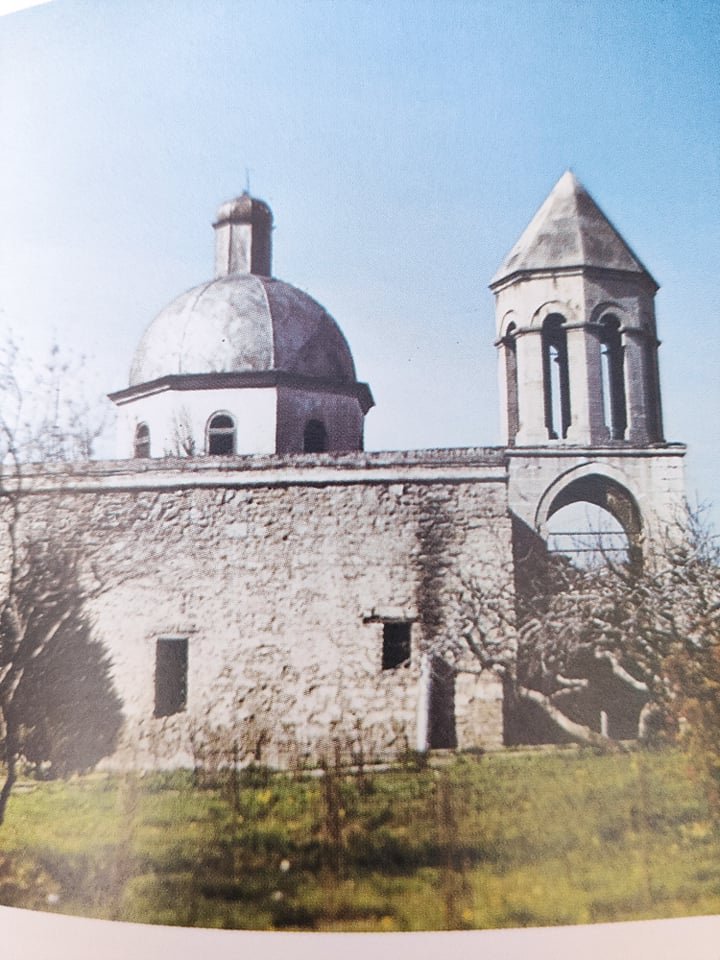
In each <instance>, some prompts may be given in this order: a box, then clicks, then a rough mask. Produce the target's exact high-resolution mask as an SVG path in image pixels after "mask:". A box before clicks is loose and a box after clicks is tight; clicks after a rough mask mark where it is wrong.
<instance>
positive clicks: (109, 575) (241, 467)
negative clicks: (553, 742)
mask: <svg viewBox="0 0 720 960" xmlns="http://www.w3.org/2000/svg"><path fill="white" fill-rule="evenodd" d="M214 229H215V277H214V279H212V280H210V281H209V282H207V283H204V284H202V285H200V286H198V287H194V288H193V289H191V290H189V291H187V292H185V293H183V294H181V295H180V296H179V297H177V298H176V299H175V300H173V302H172V303H170V305H169V306H167V307H166V308H165V309H164V310H162V311H161V312H160V314H159V315H158V316H157V317H156V318H155V319H154V320H153V321H152V323H151V324H150V326H149V327H148V328H147V330H146V332H145V334H144V336H143V337H142V339H141V341H140V343H139V344H138V347H137V350H136V352H135V356H134V358H133V361H132V365H131V368H130V378H129V384H128V386H127V387H124V388H123V389H120V390H118V391H117V392H115V393H113V394H111V399H112V400H113V402H114V403H115V404H116V406H117V408H118V459H117V460H115V461H111V462H102V463H92V464H88V465H87V466H85V467H82V468H76V469H74V470H73V472H72V476H71V477H70V478H68V476H64V475H62V474H59V473H58V474H51V473H47V474H45V475H42V476H40V475H39V476H38V477H37V478H36V480H35V483H34V486H33V489H32V496H34V497H37V498H51V499H52V502H53V504H54V506H53V510H54V511H55V512H56V515H57V516H60V517H62V516H65V515H67V516H68V517H70V515H72V520H68V523H72V524H73V525H74V526H75V528H76V529H80V530H81V531H82V534H81V535H82V537H84V538H85V541H86V542H87V544H88V547H89V551H90V553H91V554H92V557H93V565H94V566H93V569H94V570H95V571H96V572H97V574H96V575H97V576H99V577H100V578H101V579H103V581H104V589H103V590H102V591H100V592H98V594H97V597H96V598H94V599H93V600H92V601H91V613H92V618H93V622H94V624H95V626H96V632H97V635H98V637H99V639H101V640H102V641H103V643H104V644H105V645H106V647H107V649H108V650H109V652H110V654H111V657H112V662H113V674H114V679H115V683H116V685H117V689H118V692H119V695H120V697H121V699H122V702H123V710H124V715H125V728H124V732H123V737H122V744H121V746H120V747H119V750H118V754H117V757H116V760H117V762H119V763H120V762H121V763H126V764H135V765H138V766H152V765H156V766H172V765H177V764H188V763H191V762H193V757H194V756H195V753H196V751H198V750H199V749H201V747H202V745H204V747H205V748H207V747H208V745H209V744H211V743H212V742H221V741H223V739H224V741H225V742H233V743H240V744H241V752H242V753H243V755H244V756H247V757H251V756H254V757H255V758H256V759H261V760H262V761H263V762H268V763H272V764H278V765H281V766H288V765H291V764H293V763H294V762H296V761H301V760H308V759H309V760H312V759H315V760H316V759H317V758H318V756H320V755H321V754H322V752H323V751H324V750H327V748H328V744H330V743H331V742H332V741H333V740H342V741H343V742H346V743H348V744H352V743H354V744H355V745H356V748H357V744H358V743H361V745H362V749H363V751H364V753H365V755H366V756H374V757H387V756H392V755H397V754H398V753H400V752H402V751H403V750H407V749H415V750H425V749H427V748H452V747H458V748H461V749H468V748H477V749H494V748H499V747H501V746H502V745H503V744H504V743H506V742H507V741H508V718H507V715H506V714H507V711H506V709H505V706H504V697H503V683H502V679H501V678H500V677H498V676H496V675H494V674H493V673H492V671H488V670H483V669H480V665H479V663H478V661H477V659H474V658H473V657H472V656H471V655H470V654H469V652H468V655H467V656H464V655H460V654H458V653H457V651H458V650H459V649H460V648H461V646H462V643H461V642H460V641H461V638H460V637H459V636H458V631H461V629H462V628H461V619H462V617H461V614H460V612H459V609H458V604H459V598H460V597H461V596H462V592H463V590H464V589H466V588H467V584H468V583H471V582H472V583H477V584H480V585H481V587H482V593H483V594H484V595H486V596H493V597H496V598H505V600H503V601H502V602H508V603H512V589H513V577H514V574H515V563H516V556H517V552H518V549H519V544H520V542H521V541H523V540H524V539H526V538H528V537H530V538H539V539H540V540H541V541H542V542H544V543H546V544H547V545H548V546H549V547H550V549H560V550H563V549H564V548H565V547H567V545H568V544H567V542H564V541H563V539H562V538H563V536H567V534H563V532H562V530H560V531H558V527H557V522H558V519H559V518H562V516H563V513H566V512H567V511H568V510H572V509H575V510H577V505H578V504H581V505H582V504H584V505H590V507H591V508H592V509H593V510H594V511H596V512H598V513H599V514H600V515H602V516H604V517H606V518H607V519H608V522H609V523H610V525H611V529H612V530H614V531H615V533H613V534H612V536H613V537H615V540H614V543H616V544H617V543H619V544H620V546H619V547H614V549H620V550H628V551H633V550H634V551H642V550H643V549H644V548H645V546H646V544H647V543H648V542H651V541H652V539H653V538H654V537H656V536H661V535H662V533H663V531H664V529H665V528H667V527H668V526H669V525H670V524H672V523H673V522H675V521H676V520H677V519H678V518H679V517H680V515H681V512H682V508H683V504H684V482H683V456H684V452H685V449H684V447H683V446H682V445H679V444H670V443H667V442H666V441H665V440H664V437H663V428H662V415H661V403H660V381H659V375H658V346H659V341H658V338H657V331H656V324H655V312H654V297H655V293H656V291H657V289H658V285H657V283H656V282H655V281H654V280H653V278H652V276H651V275H650V273H649V272H648V270H647V269H646V268H645V267H644V266H643V264H642V263H641V262H640V260H639V259H638V258H637V256H636V255H635V254H634V253H633V251H632V250H631V249H630V248H629V247H628V245H627V244H626V243H625V242H624V240H623V239H622V237H620V235H619V234H618V232H617V231H616V230H615V228H614V227H613V226H612V224H611V223H610V222H609V221H608V219H607V218H606V217H605V215H604V214H603V213H602V212H601V210H600V209H599V208H598V206H597V205H596V204H595V202H594V201H593V199H592V198H591V197H590V196H589V194H588V193H587V191H586V190H585V189H584V188H583V186H582V185H581V184H580V183H579V182H578V181H577V180H576V178H575V177H574V175H573V174H572V173H570V172H567V173H565V174H564V175H563V176H562V177H561V179H560V180H559V181H558V183H557V184H556V186H555V188H554V189H553V190H552V192H551V193H550V195H549V196H548V198H547V199H546V201H545V202H544V204H543V205H542V206H541V208H540V209H539V211H538V212H537V213H536V215H535V216H534V218H533V219H532V221H531V222H530V224H529V226H528V227H527V229H526V230H525V232H524V233H523V234H522V236H521V237H520V239H519V240H518V242H517V243H516V244H515V246H514V247H513V249H512V250H511V251H510V252H509V254H508V255H507V256H506V257H505V259H504V260H503V262H502V264H501V266H500V268H499V269H498V271H497V273H496V274H495V276H494V277H493V279H492V282H491V284H490V288H491V290H492V292H493V294H494V296H495V303H496V324H497V325H496V331H495V345H496V348H497V351H498V358H499V380H500V390H501V400H502V403H501V407H502V412H503V446H500V447H493V448H463V449H434V450H404V451H393V452H365V451H364V444H363V421H364V417H365V415H366V414H367V412H368V410H369V409H370V408H371V407H372V406H373V402H374V401H373V397H372V393H371V391H370V388H369V386H368V385H367V384H366V383H363V382H361V381H359V380H358V379H357V376H356V371H355V365H354V363H353V358H352V354H351V351H350V348H349V346H348V343H347V342H346V340H345V338H344V336H343V334H342V332H341V330H340V327H339V326H338V325H337V323H336V322H335V320H334V319H333V318H332V317H331V316H330V315H329V314H328V313H327V311H326V310H325V309H324V308H323V307H322V306H320V304H318V303H317V302H316V301H315V300H313V299H312V298H311V297H310V296H308V295H307V294H305V293H303V292H302V291H300V290H298V289H296V288H295V287H293V286H290V285H289V284H287V283H284V282H282V281H281V280H278V279H276V278H274V277H273V276H272V250H271V247H272V243H271V241H272V214H271V211H270V209H269V208H268V206H267V205H266V204H265V203H263V202H262V201H259V200H257V199H254V198H252V197H250V196H248V195H247V194H243V195H242V196H241V197H239V198H238V199H236V200H232V201H230V202H229V203H226V204H224V205H223V206H221V207H220V210H219V211H218V214H217V217H216V220H215V223H214ZM489 339H490V331H488V341H489ZM48 502H49V500H48ZM604 722H605V723H607V718H605V721H604ZM612 723H613V719H612V717H611V718H610V725H611V729H610V734H611V735H613V731H612ZM597 724H598V725H599V724H600V718H599V717H598V718H597ZM598 729H599V726H598Z"/></svg>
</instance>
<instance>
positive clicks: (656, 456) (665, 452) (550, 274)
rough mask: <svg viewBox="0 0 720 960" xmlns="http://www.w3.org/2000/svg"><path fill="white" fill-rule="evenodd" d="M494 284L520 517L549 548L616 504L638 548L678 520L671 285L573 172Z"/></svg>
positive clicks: (681, 501) (616, 514)
mask: <svg viewBox="0 0 720 960" xmlns="http://www.w3.org/2000/svg"><path fill="white" fill-rule="evenodd" d="M490 288H491V290H492V291H493V293H494V295H495V305H496V324H497V325H496V345H497V347H498V353H499V374H500V390H501V404H500V406H501V409H502V411H503V433H504V437H503V439H504V443H505V444H506V447H507V457H508V478H509V493H508V496H509V501H510V508H511V510H512V512H513V514H514V516H515V517H516V518H517V519H518V520H520V521H521V522H522V524H523V525H524V527H525V528H527V529H528V530H530V531H532V532H533V534H534V535H540V536H541V537H542V538H543V539H544V540H545V541H547V542H548V544H549V545H550V549H552V541H553V536H555V537H556V538H557V536H558V534H555V532H554V527H555V526H557V524H558V523H559V522H560V521H561V520H564V519H565V517H567V516H568V514H567V511H565V512H564V514H561V513H560V512H561V511H564V508H566V507H573V505H578V504H579V505H580V506H581V507H582V505H583V504H584V505H585V507H587V506H588V504H589V505H591V507H592V509H593V510H597V509H598V508H599V509H600V510H601V511H604V512H605V513H607V514H610V515H611V518H612V520H613V522H616V523H617V524H619V525H620V527H621V528H622V530H623V531H624V534H625V536H626V538H627V542H628V544H629V548H631V549H632V548H636V549H641V548H642V546H643V544H644V543H645V542H647V538H648V537H652V536H655V535H656V534H657V535H658V536H660V535H665V534H666V533H667V531H668V530H669V529H670V528H671V527H674V528H675V529H679V524H681V523H682V522H683V519H684V509H685V506H684V505H685V486H684V471H683V460H682V458H683V456H684V453H685V447H684V446H683V445H682V444H674V443H666V442H665V440H664V438H663V427H662V414H661V406H660V383H659V375H658V346H659V342H658V338H657V331H656V324H655V303H654V301H655V294H656V292H657V290H658V284H657V283H656V282H655V280H654V279H653V278H652V276H651V275H650V273H649V272H648V270H647V269H646V268H645V266H644V265H643V264H642V263H641V261H640V260H639V259H638V257H637V256H636V255H635V253H634V252H633V251H632V250H631V249H630V247H629V246H628V245H627V243H626V242H625V241H624V240H623V238H622V237H621V236H620V234H619V233H618V232H617V230H616V229H615V227H613V225H612V224H611V223H610V221H609V220H608V219H607V217H606V216H605V214H604V213H603V212H602V211H601V210H600V208H599V207H598V205H597V204H596V203H595V201H594V200H593V199H592V197H591V196H590V194H589V193H588V192H587V190H585V188H584V187H583V186H582V184H580V183H579V182H578V180H577V179H576V177H575V176H574V174H573V173H571V172H570V171H567V172H566V173H564V174H563V176H562V177H561V178H560V180H559V181H558V182H557V184H556V185H555V187H554V188H553V190H552V191H551V193H550V195H549V196H548V197H547V199H546V200H545V202H544V203H543V204H542V206H541V207H540V209H539V210H538V212H537V213H536V214H535V216H534V217H533V219H532V220H531V221H530V223H529V225H528V227H527V228H526V230H525V232H524V233H523V234H522V236H521V237H520V239H519V240H518V242H517V243H516V244H515V246H514V247H513V248H512V250H511V251H510V253H509V254H508V255H507V257H506V258H505V260H504V261H503V263H502V265H501V267H500V268H499V270H498V271H497V273H496V274H495V276H494V278H493V280H492V282H491V284H490ZM603 516H604V514H603ZM571 529H572V530H573V531H574V532H579V531H578V527H577V526H576V525H575V522H573V526H572V528H571ZM567 536H568V537H569V536H570V534H567ZM561 552H562V551H561Z"/></svg>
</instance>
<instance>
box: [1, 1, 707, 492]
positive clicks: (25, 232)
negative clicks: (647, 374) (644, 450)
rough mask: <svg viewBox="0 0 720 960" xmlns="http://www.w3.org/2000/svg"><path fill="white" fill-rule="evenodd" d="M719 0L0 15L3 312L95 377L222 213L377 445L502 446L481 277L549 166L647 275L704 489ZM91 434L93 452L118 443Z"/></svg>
mask: <svg viewBox="0 0 720 960" xmlns="http://www.w3.org/2000/svg"><path fill="white" fill-rule="evenodd" d="M718 63H720V3H718V2H717V0H503V2H498V0H477V2H461V0H457V2H453V0H429V2H425V0H409V2H405V0H384V2H380V0H334V2H333V0H259V2H255V0H145V2H139V0H122V2H114V0H54V2H53V3H49V4H46V5H44V6H39V7H36V8H33V9H27V10H23V11H21V12H18V13H14V14H11V15H9V16H5V17H2V18H1V19H0V309H1V310H2V314H1V315H0V319H1V320H2V323H3V324H4V325H6V326H8V327H10V328H12V329H13V330H14V331H15V332H16V335H18V334H19V335H20V336H21V337H22V339H23V340H24V342H25V343H26V345H27V346H28V347H29V348H30V349H33V350H37V351H38V352H41V351H42V345H43V344H44V343H47V341H48V340H49V338H50V337H52V336H56V337H58V338H59V340H60V341H61V342H62V343H63V345H64V346H66V347H67V348H68V350H73V351H77V352H78V353H84V354H87V355H89V357H90V358H91V361H90V365H91V367H92V369H93V370H94V371H95V373H96V378H97V383H98V385H99V387H100V388H101V389H104V390H115V389H120V388H122V387H123V386H125V385H126V383H127V374H128V368H129V364H130V360H131V357H132V353H133V350H134V347H135V344H136V343H137V340H138V338H139V337H140V335H141V333H142V331H143V330H144V328H145V326H146V325H147V324H148V323H149V322H150V320H151V319H152V317H153V316H154V314H155V313H156V312H157V311H158V310H159V309H160V308H161V307H163V306H164V305H165V304H166V303H167V302H168V301H169V300H170V299H172V298H173V297H174V296H175V295H176V294H178V293H180V292H181V291H182V290H184V289H186V288H188V287H190V286H192V285H194V284H196V283H199V282H201V281H203V280H205V279H209V278H210V277H211V275H212V269H213V268H212V257H213V239H212V231H211V229H210V223H211V221H212V218H213V215H214V212H215V210H216V208H217V206H218V205H219V203H220V202H221V201H223V200H225V199H228V198H229V197H232V196H235V195H237V194H238V193H240V192H241V191H242V190H243V189H244V187H245V186H246V182H247V178H248V177H249V182H250V187H251V190H252V192H253V193H254V194H255V195H257V196H260V197H262V198H263V199H265V200H267V201H268V202H269V203H270V204H271V206H272V208H273V210H274V213H275V222H276V229H275V235H274V243H275V256H274V272H275V275H276V276H279V277H281V278H282V279H284V280H287V281H289V282H291V283H294V284H296V285H297V286H299V287H301V288H303V289H305V290H307V291H308V292H310V293H311V294H312V295H313V296H315V297H316V298H317V299H318V300H319V301H320V302H321V303H323V304H324V305H325V306H326V307H327V308H328V309H329V310H330V312H331V313H332V314H333V315H334V316H335V318H336V319H337V321H338V322H339V324H340V326H341V327H342V329H343V331H344V332H345V334H346V336H347V338H348V340H349V342H350V345H351V347H352V349H353V353H354V356H355V360H356V364H357V368H358V374H359V376H360V377H361V379H364V380H367V381H368V382H369V383H370V385H371V387H372V389H373V392H374V395H375V399H376V402H377V407H376V409H375V410H373V411H372V412H371V413H370V415H369V417H368V420H367V430H366V441H367V446H368V447H369V448H371V449H381V448H383V449H387V448H403V447H426V446H455V445H476V444H477V445H483V444H496V443H499V442H500V436H499V428H498V419H499V418H498V400H497V387H496V374H495V355H494V354H495V351H494V348H493V346H492V341H493V333H494V329H493V302H492V296H491V294H490V292H489V291H488V289H487V283H488V281H489V279H490V277H491V276H492V274H493V272H494V271H495V269H496V268H497V266H498V265H499V263H500V261H501V260H502V258H503V256H504V255H505V253H506V252H507V251H508V249H509V248H510V247H511V246H512V244H513V243H514V241H515V240H516V239H517V237H518V236H519V234H520V233H521V232H522V230H523V228H524V227H525V225H526V224H527V222H528V221H529V219H530V217H531V216H532V214H533V213H534V212H535V209H536V208H537V207H538V206H539V204H540V203H541V202H542V200H543V199H544V197H545V195H546V194H547V193H548V192H549V190H550V189H551V187H552V186H553V184H554V182H555V181H556V180H557V179H558V178H559V177H560V175H561V174H562V173H563V171H564V170H565V169H566V168H567V167H571V168H572V169H573V170H574V172H575V173H576V175H577V176H578V177H579V179H580V180H581V181H582V182H583V183H584V184H585V186H586V187H587V188H588V189H589V191H590V192H591V193H592V194H593V196H594V197H595V199H596V201H597V202H598V203H599V204H600V206H601V207H602V209H603V210H604V211H605V212H606V214H607V215H608V216H609V218H610V219H611V221H613V223H615V225H616V226H617V227H618V228H619V230H620V232H621V233H622V234H623V236H624V237H625V239H626V240H627V241H628V242H629V244H630V245H631V246H632V247H633V248H634V250H635V251H636V252H637V254H638V255H639V256H640V258H641V259H642V260H643V262H644V263H645V264H646V265H647V266H648V268H649V269H650V271H651V273H652V274H653V275H654V276H655V278H656V279H657V280H658V282H659V283H660V284H661V287H662V289H661V291H660V293H659V295H658V298H657V306H658V324H659V333H660V338H661V340H662V341H663V346H662V348H661V377H662V386H663V392H664V402H665V420H666V434H667V437H668V439H671V440H682V441H686V442H688V443H689V445H690V456H689V468H690V469H689V488H690V492H691V494H695V493H697V494H698V495H699V497H700V498H701V499H704V500H715V501H716V502H717V501H720V494H719V493H718V490H717V480H718V474H719V467H720V455H719V454H718V449H719V448H720V403H719V401H720V377H719V376H718V368H719V364H720V334H719V333H718V322H719V316H718V314H719V310H718V305H719V304H718V301H719V299H720V298H719V296H718V285H719V284H720V278H719V277H718V273H719V272H720V271H719V264H720V226H719V224H720V96H719V95H718ZM111 450H112V448H111V447H108V448H107V451H106V452H111Z"/></svg>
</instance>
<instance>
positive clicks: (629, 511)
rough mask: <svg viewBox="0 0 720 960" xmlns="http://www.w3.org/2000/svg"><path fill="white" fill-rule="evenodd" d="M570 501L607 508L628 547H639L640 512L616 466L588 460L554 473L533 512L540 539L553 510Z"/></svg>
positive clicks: (640, 530)
mask: <svg viewBox="0 0 720 960" xmlns="http://www.w3.org/2000/svg"><path fill="white" fill-rule="evenodd" d="M572 503H592V504H595V505H596V506H598V507H602V508H603V509H604V510H607V511H608V513H610V514H611V515H612V516H613V517H614V518H615V519H616V520H617V521H618V523H619V524H620V525H621V526H622V528H623V530H624V531H625V533H626V535H627V538H628V543H629V544H630V547H631V549H633V550H634V551H639V550H640V549H641V540H642V533H643V518H642V514H641V512H640V508H639V506H638V502H637V499H636V498H635V496H634V494H633V493H632V492H631V490H630V489H629V488H628V485H627V480H626V478H625V477H624V476H623V475H622V474H621V473H620V471H619V470H616V469H614V468H613V467H611V466H610V465H609V464H599V463H593V462H590V463H585V464H582V465H581V466H578V467H574V468H572V469H570V470H568V471H567V472H565V473H563V474H561V476H559V477H557V478H556V479H555V480H554V481H553V483H551V484H550V486H549V487H548V488H547V489H546V491H545V493H544V494H543V495H542V497H541V498H540V501H539V503H538V507H537V510H536V513H535V528H536V530H537V531H538V533H539V534H540V536H541V537H543V539H547V535H548V521H549V520H550V518H551V517H552V516H553V514H555V513H556V512H557V511H558V510H560V509H562V508H563V507H566V506H569V505H570V504H572Z"/></svg>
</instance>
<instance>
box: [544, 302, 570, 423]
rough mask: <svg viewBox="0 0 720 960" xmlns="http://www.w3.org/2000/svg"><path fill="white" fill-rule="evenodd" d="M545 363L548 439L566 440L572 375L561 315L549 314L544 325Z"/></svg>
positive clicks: (563, 321) (563, 319) (563, 320)
mask: <svg viewBox="0 0 720 960" xmlns="http://www.w3.org/2000/svg"><path fill="white" fill-rule="evenodd" d="M542 361H543V393H544V400H545V427H546V429H547V435H548V439H549V440H560V439H563V440H564V439H565V438H566V437H567V432H568V429H569V427H570V372H569V370H568V350H567V332H566V330H565V318H564V317H562V316H561V315H560V314H559V313H552V314H550V316H549V317H546V318H545V320H544V322H543V326H542Z"/></svg>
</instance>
